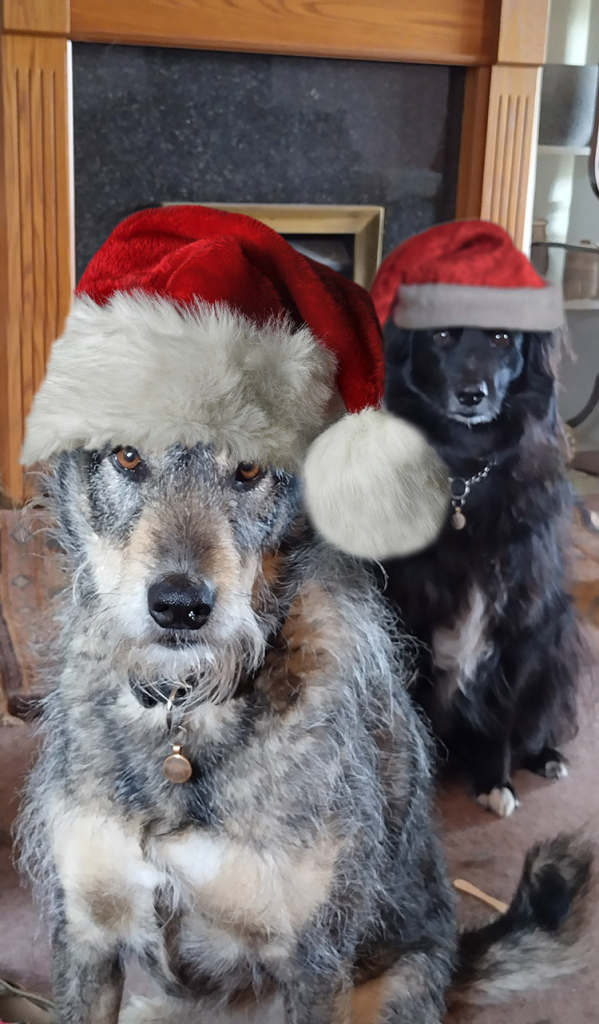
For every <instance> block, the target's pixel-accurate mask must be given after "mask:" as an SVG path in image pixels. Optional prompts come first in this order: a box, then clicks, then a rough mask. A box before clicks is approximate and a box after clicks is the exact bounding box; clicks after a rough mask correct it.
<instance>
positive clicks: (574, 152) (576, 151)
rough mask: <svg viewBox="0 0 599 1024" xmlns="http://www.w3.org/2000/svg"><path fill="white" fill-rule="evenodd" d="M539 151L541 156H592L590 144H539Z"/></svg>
mask: <svg viewBox="0 0 599 1024" xmlns="http://www.w3.org/2000/svg"><path fill="white" fill-rule="evenodd" d="M537 151H538V153H539V155H540V156H561V155H566V156H590V155H591V147H590V146H543V145H539V146H538V147H537Z"/></svg>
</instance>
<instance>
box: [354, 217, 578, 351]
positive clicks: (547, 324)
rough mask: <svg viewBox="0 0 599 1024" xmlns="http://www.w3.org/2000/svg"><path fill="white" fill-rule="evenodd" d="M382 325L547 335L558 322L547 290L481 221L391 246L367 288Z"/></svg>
mask: <svg viewBox="0 0 599 1024" xmlns="http://www.w3.org/2000/svg"><path fill="white" fill-rule="evenodd" d="M371 295H372V298H373V301H374V304H375V307H376V311H377V315H378V317H379V321H380V323H381V325H382V326H384V325H385V324H386V323H387V321H388V319H389V318H390V317H392V318H393V321H394V322H395V323H396V324H397V325H398V326H400V327H406V328H414V329H417V330H426V329H429V328H441V327H468V326H471V327H483V328H485V327H487V328H493V327H497V328H499V327H504V328H509V329H514V330H516V329H517V330H539V331H543V330H554V329H556V328H557V327H559V326H561V324H562V323H563V306H562V301H561V295H560V293H559V291H558V289H556V288H554V287H553V286H551V285H548V284H547V283H546V282H545V281H544V280H543V279H542V278H541V277H540V276H539V275H538V274H537V272H536V270H535V269H534V267H533V266H532V264H531V263H530V261H529V260H528V259H527V258H526V256H525V255H524V253H522V252H521V251H520V250H519V249H517V248H516V246H515V245H514V243H513V241H512V239H511V238H510V236H509V234H508V233H507V231H504V229H503V228H501V227H499V225H498V224H492V223H490V222H489V221H483V220H462V221H453V222H451V223H449V224H439V225H437V226H435V227H432V228H429V230H428V231H424V232H422V233H421V234H419V235H414V237H412V238H409V239H408V240H407V241H406V242H404V243H403V244H402V245H400V246H398V248H397V249H395V250H394V251H393V252H392V253H390V255H389V256H387V258H386V259H385V260H384V262H383V263H382V265H381V267H380V269H379V271H378V274H377V275H376V278H375V280H374V283H373V285H372V289H371Z"/></svg>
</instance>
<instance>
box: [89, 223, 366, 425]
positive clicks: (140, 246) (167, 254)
mask: <svg viewBox="0 0 599 1024" xmlns="http://www.w3.org/2000/svg"><path fill="white" fill-rule="evenodd" d="M133 290H137V291H143V292H147V293H149V294H156V295H161V296H165V297H167V298H169V299H171V300H172V301H173V302H176V303H178V304H180V305H184V306H185V305H191V304H193V303H195V302H197V301H198V300H201V301H203V302H208V303H211V304H214V303H223V304H225V305H227V306H229V307H230V308H232V309H235V310H237V311H238V312H240V313H242V314H243V315H244V316H246V317H248V318H249V319H251V320H254V321H256V322H257V323H265V322H266V321H267V320H268V319H269V318H270V317H273V316H275V317H276V316H281V315H285V314H286V315H287V316H288V318H289V319H290V320H291V322H292V323H293V325H294V326H295V327H298V328H299V327H300V326H302V325H303V324H307V325H308V327H309V328H310V329H311V331H312V333H313V334H314V336H315V337H316V338H317V339H318V340H319V341H320V342H321V343H322V344H323V345H324V346H326V348H328V349H329V351H331V352H332V353H333V354H334V355H335V357H336V359H337V378H336V384H337V387H338V389H339V392H340V394H341V397H342V399H343V402H344V404H345V406H346V408H347V409H348V411H350V412H358V411H359V410H360V409H364V408H365V407H366V406H369V405H378V404H379V403H380V401H381V398H382V394H383V387H384V385H383V379H384V366H383V359H382V343H381V337H380V331H379V328H378V325H377V323H376V318H375V316H374V313H373V309H372V304H371V301H370V299H369V298H368V294H367V293H366V292H365V291H364V289H362V288H361V287H360V286H359V285H357V284H354V282H353V281H348V280H347V279H346V278H343V277H341V275H340V274H337V273H336V272H335V271H333V270H330V269H329V268H328V267H325V266H323V265H322V264H319V263H316V262H315V261H313V260H310V259H308V258H307V257H305V256H302V255H301V254H300V253H298V252H296V251H295V250H294V249H293V248H292V247H291V246H290V245H289V243H288V242H286V241H285V239H284V238H282V237H281V235H279V234H278V233H277V232H276V231H273V230H272V229H271V228H269V227H267V226H266V225H265V224H262V223H260V222H259V221H257V220H254V218H253V217H247V216H245V215H243V214H238V213H229V212H225V211H223V210H216V209H212V208H209V207H204V206H166V207H162V208H159V209H151V210H143V211H142V212H140V213H135V214H133V215H132V216H131V217H128V218H127V219H126V220H125V221H123V222H122V223H121V224H119V226H118V227H117V228H115V230H114V231H113V232H112V234H111V235H110V237H109V238H108V239H107V241H106V242H105V243H104V245H103V246H102V248H101V249H100V250H99V251H98V252H97V253H96V255H95V256H94V257H93V258H92V260H91V262H90V263H89V265H88V267H87V269H86V271H85V272H84V274H83V276H82V278H81V281H80V282H79V286H78V288H77V292H76V294H77V295H89V296H90V297H91V298H92V299H93V300H94V301H95V302H98V303H104V302H106V301H107V299H109V298H110V296H111V295H113V294H114V292H117V291H125V292H130V291H133Z"/></svg>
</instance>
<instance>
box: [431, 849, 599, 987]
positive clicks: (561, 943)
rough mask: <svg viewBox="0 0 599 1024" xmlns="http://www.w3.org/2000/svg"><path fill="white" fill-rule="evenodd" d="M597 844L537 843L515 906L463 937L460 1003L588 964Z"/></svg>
mask: <svg viewBox="0 0 599 1024" xmlns="http://www.w3.org/2000/svg"><path fill="white" fill-rule="evenodd" d="M593 859H594V854H593V849H592V847H591V845H590V844H589V843H588V842H586V841H585V840H584V839H583V838H582V837H581V836H576V835H575V836H570V835H559V836H557V838H555V839H548V840H545V841H544V842H542V843H538V844H537V845H536V846H534V847H533V848H532V849H531V850H530V851H529V853H528V854H527V857H526V862H525V865H524V871H523V873H522V878H521V879H520V884H519V885H518V889H517V890H516V895H515V896H514V898H513V900H512V902H511V904H510V906H509V908H508V910H507V911H506V913H505V914H503V915H502V916H501V917H499V918H497V919H496V920H494V921H492V922H491V923H490V924H488V925H487V926H486V927H484V928H480V929H476V930H473V931H466V932H464V933H463V934H462V935H461V937H460V945H459V951H458V965H457V968H456V971H455V974H454V979H453V984H452V988H451V992H450V1000H449V1001H450V1005H453V1004H455V1003H460V1002H461V1003H479V1004H481V1003H495V1002H499V1001H501V1000H502V999H507V998H509V997H510V996H511V995H514V994H516V993H519V992H526V991H534V990H535V989H544V988H545V987H546V986H547V985H549V984H551V982H552V981H553V980H554V979H555V978H557V977H559V976H560V975H564V974H570V973H572V972H573V971H576V970H578V968H580V967H582V966H584V963H585V959H586V956H587V954H588V953H589V949H588V948H585V945H586V943H585V940H586V938H587V934H586V933H587V928H586V923H587V918H588V916H589V909H590V908H589V904H590V902H591V900H590V899H589V895H590V890H591V886H592V874H593V872H592V869H593Z"/></svg>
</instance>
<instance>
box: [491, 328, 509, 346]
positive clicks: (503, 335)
mask: <svg viewBox="0 0 599 1024" xmlns="http://www.w3.org/2000/svg"><path fill="white" fill-rule="evenodd" d="M511 340H512V336H511V334H508V333H507V331H497V333H496V334H494V335H493V341H494V343H495V344H496V345H509V343H510V341H511Z"/></svg>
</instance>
